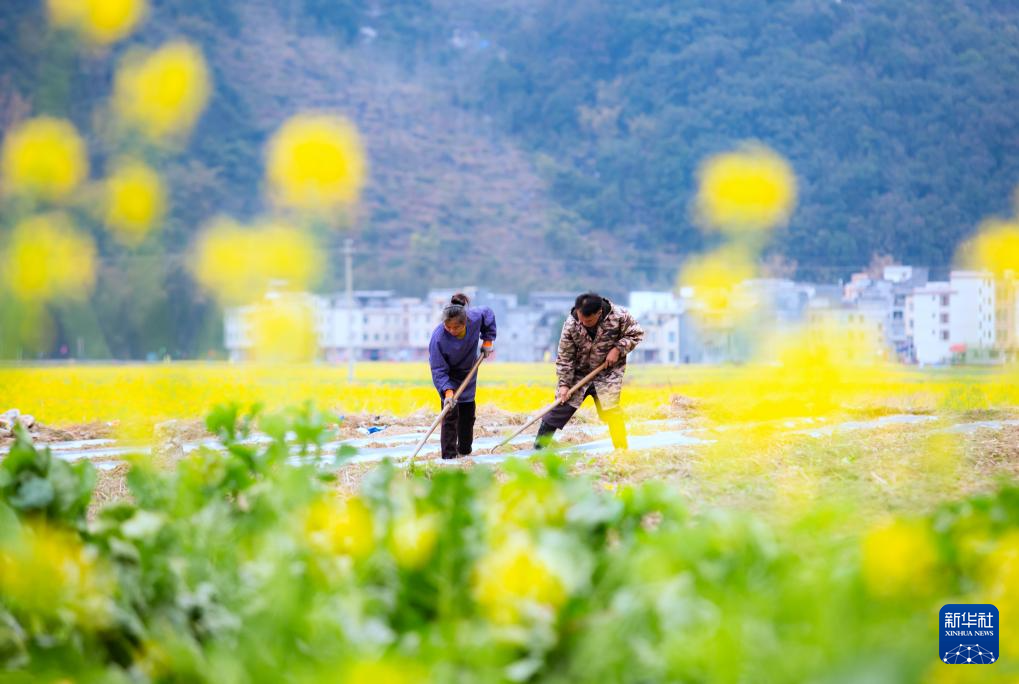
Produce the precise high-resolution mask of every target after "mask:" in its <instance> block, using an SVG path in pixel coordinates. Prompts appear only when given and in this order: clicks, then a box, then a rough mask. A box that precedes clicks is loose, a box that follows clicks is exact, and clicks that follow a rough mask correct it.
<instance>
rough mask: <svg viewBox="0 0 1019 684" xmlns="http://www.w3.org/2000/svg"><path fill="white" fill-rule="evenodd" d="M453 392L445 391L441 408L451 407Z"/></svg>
mask: <svg viewBox="0 0 1019 684" xmlns="http://www.w3.org/2000/svg"><path fill="white" fill-rule="evenodd" d="M453 403H454V402H453V390H446V397H445V398H444V399H443V400H442V408H446V407H448V406H452V405H453Z"/></svg>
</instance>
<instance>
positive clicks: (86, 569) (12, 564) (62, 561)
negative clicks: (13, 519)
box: [0, 525, 112, 627]
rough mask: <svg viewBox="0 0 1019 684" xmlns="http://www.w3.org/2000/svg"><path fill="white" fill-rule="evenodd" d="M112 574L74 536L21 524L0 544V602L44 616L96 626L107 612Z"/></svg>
mask: <svg viewBox="0 0 1019 684" xmlns="http://www.w3.org/2000/svg"><path fill="white" fill-rule="evenodd" d="M111 588H112V583H111V577H110V576H109V574H108V573H106V572H105V571H104V569H103V568H102V567H100V566H99V565H98V563H97V561H96V559H95V557H94V555H93V554H92V553H90V552H89V550H88V549H87V548H86V547H84V546H82V544H81V542H80V541H79V540H78V537H77V536H76V535H72V534H70V533H68V532H64V531H61V530H56V529H52V528H49V527H47V526H45V525H37V526H34V527H24V528H22V530H21V531H20V532H19V533H18V534H17V535H16V537H15V538H14V539H13V540H12V541H11V542H9V543H8V544H7V545H6V546H4V547H0V603H7V604H8V605H11V606H13V607H14V608H15V610H17V611H21V612H24V613H27V614H29V615H33V616H36V617H39V618H43V619H62V620H68V619H69V620H73V621H74V622H76V623H77V624H79V625H88V626H92V627H99V626H102V625H104V624H106V623H107V622H108V620H109V617H110V611H109V608H110V604H109V601H108V594H109V590H110V589H111Z"/></svg>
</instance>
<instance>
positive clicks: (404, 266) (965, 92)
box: [0, 0, 1019, 357]
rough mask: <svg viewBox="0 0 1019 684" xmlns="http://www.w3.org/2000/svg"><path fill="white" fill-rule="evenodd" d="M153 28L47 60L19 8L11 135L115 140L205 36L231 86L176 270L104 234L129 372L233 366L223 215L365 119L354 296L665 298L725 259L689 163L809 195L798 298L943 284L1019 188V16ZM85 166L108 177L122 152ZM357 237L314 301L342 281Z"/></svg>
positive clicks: (985, 6)
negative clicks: (114, 99)
mask: <svg viewBox="0 0 1019 684" xmlns="http://www.w3.org/2000/svg"><path fill="white" fill-rule="evenodd" d="M152 5H153V6H152V11H151V13H150V15H149V17H148V19H147V21H146V23H145V25H144V27H143V29H142V31H141V32H139V34H138V35H137V36H136V37H135V38H133V39H132V40H130V41H127V43H126V44H125V45H119V46H118V47H116V48H115V49H114V52H113V54H95V53H81V52H79V51H77V50H76V49H74V47H73V46H71V45H68V44H67V43H66V42H65V41H61V40H59V39H57V38H56V37H54V36H52V35H49V34H48V33H47V29H46V22H45V20H44V15H43V11H42V9H41V3H40V2H38V1H37V0H7V2H5V3H3V5H2V6H0V128H6V127H8V126H9V125H10V124H11V123H12V122H14V121H16V120H18V119H20V118H23V117H24V116H26V115H28V114H29V113H45V112H51V113H55V114H59V115H62V116H67V115H70V117H71V118H72V119H73V120H74V121H75V122H76V123H77V124H78V126H79V128H80V130H82V131H85V132H88V133H89V135H90V136H92V137H93V138H101V136H102V135H103V125H102V124H103V112H104V109H103V108H104V103H105V99H106V98H107V97H108V95H109V92H110V82H111V78H112V72H113V69H114V68H115V67H116V64H117V59H118V58H119V57H120V56H121V55H122V54H123V53H124V52H125V51H126V50H130V49H131V47H132V45H134V46H137V45H138V44H139V43H143V44H145V43H147V44H156V43H159V42H162V41H163V40H165V39H167V38H171V37H176V36H184V37H187V38H189V39H191V40H194V41H196V42H197V43H198V44H200V45H201V46H202V48H203V50H204V51H205V53H206V58H207V60H208V62H209V64H210V67H211V69H212V71H213V80H214V88H215V89H214V95H213V98H212V100H211V102H210V105H209V108H208V110H207V111H206V112H205V114H204V116H203V118H202V119H201V121H200V123H199V126H198V128H197V130H196V131H195V134H194V136H193V137H192V139H191V141H190V144H189V145H188V147H187V148H186V149H184V150H182V151H180V152H179V153H177V154H175V155H173V156H170V157H168V158H167V159H166V160H165V161H164V162H163V171H164V173H165V175H166V176H167V179H168V182H169V183H170V185H171V187H172V193H173V195H172V209H171V214H170V217H169V219H168V221H167V224H166V225H165V226H164V229H163V230H162V232H161V234H160V237H159V241H160V242H161V244H160V245H158V246H151V245H150V246H147V247H144V246H143V247H142V248H139V249H134V250H127V249H125V248H123V247H118V246H116V245H115V244H113V243H111V242H110V241H109V240H105V241H104V240H103V239H102V237H101V235H100V234H99V232H98V231H97V240H99V248H100V252H101V256H102V270H101V273H100V282H99V286H98V287H97V288H96V292H95V294H94V295H93V301H92V302H91V303H90V307H91V312H92V313H93V314H94V317H95V322H94V324H92V325H93V326H94V327H98V328H99V329H101V330H102V331H103V336H104V338H105V344H106V345H107V347H108V351H109V353H110V354H112V355H114V356H118V357H132V356H134V357H137V356H142V355H144V354H145V353H147V352H148V351H151V350H154V349H158V348H160V347H165V348H166V349H168V350H170V351H171V352H172V353H174V354H176V355H181V354H183V355H194V354H198V353H201V352H203V351H204V350H205V349H207V348H210V347H213V346H215V345H216V344H217V342H218V337H219V323H218V321H219V318H218V312H217V311H216V309H215V307H214V306H213V305H212V304H211V303H210V302H208V301H206V300H205V299H204V297H203V296H202V294H201V292H200V291H199V289H198V288H197V287H196V286H195V285H194V283H193V281H192V278H191V275H190V274H189V273H188V271H187V269H186V267H185V256H186V255H187V253H188V250H189V249H191V246H192V244H193V240H194V236H195V235H196V233H197V231H198V230H199V229H200V227H201V226H202V225H203V224H205V223H206V222H207V221H209V220H210V219H211V218H213V217H214V216H216V215H218V214H228V215H231V216H235V217H238V218H240V219H248V218H253V217H255V216H258V215H259V214H261V213H263V212H264V211H265V209H266V207H265V206H264V198H263V193H262V192H261V185H262V168H263V163H262V162H263V155H264V146H265V142H266V140H267V138H268V136H269V135H270V134H271V133H272V132H273V131H274V130H275V129H276V128H277V127H278V126H279V125H280V123H281V122H282V121H283V120H284V119H285V118H286V117H287V116H289V115H291V114H294V113H296V112H298V111H304V110H308V109H328V110H337V111H340V112H342V113H344V114H346V115H347V116H349V117H350V118H351V119H352V120H353V121H354V122H355V123H357V125H358V126H359V128H360V129H361V132H362V134H363V136H364V139H365V142H366V145H367V148H368V157H369V163H370V179H369V184H368V188H367V192H366V195H365V198H364V201H363V202H362V206H361V208H360V211H359V214H358V216H357V217H356V221H355V222H354V223H355V226H354V228H353V233H354V236H355V237H356V239H357V241H358V246H359V256H358V269H357V272H356V275H357V280H358V285H359V286H363V287H386V288H394V289H397V290H400V291H403V292H406V293H411V294H417V293H420V292H421V291H422V290H424V289H425V288H426V287H429V286H445V285H452V284H459V283H466V282H475V283H479V284H483V285H487V286H490V287H493V288H498V289H510V290H516V291H527V290H530V289H537V288H540V289H551V288H559V287H563V288H574V287H582V286H594V287H599V288H603V289H605V290H607V291H609V292H613V291H614V292H619V291H623V290H626V289H629V288H633V287H645V286H657V287H668V286H670V285H671V284H672V283H673V280H674V278H675V273H676V270H677V268H678V266H679V264H680V263H681V262H682V259H683V257H684V255H686V254H689V253H691V252H694V251H698V250H700V249H702V248H704V247H705V244H706V243H705V239H704V237H703V235H702V233H701V232H700V231H699V230H698V229H697V228H696V226H695V225H694V224H693V222H692V220H691V196H692V190H693V187H694V178H695V173H696V169H697V165H698V163H699V162H700V160H702V159H703V158H704V157H705V156H706V155H709V154H711V153H713V152H717V151H719V150H723V149H726V148H729V147H732V146H733V145H735V144H737V143H739V142H740V141H743V140H746V139H757V140H760V141H762V142H764V143H765V144H767V145H769V146H770V147H772V148H774V149H775V150H776V151H778V152H779V153H781V154H782V155H784V156H786V157H787V158H788V159H789V160H790V161H791V163H792V164H793V166H794V168H795V170H796V173H797V175H798V179H799V185H800V204H799V208H798V209H797V211H796V212H795V214H794V216H793V218H792V221H791V223H790V225H789V226H788V227H787V228H786V229H784V230H782V231H780V232H779V233H778V234H777V235H776V236H775V240H774V243H773V244H772V245H771V246H770V248H769V251H770V253H771V254H772V255H781V257H783V258H784V260H785V261H786V262H787V263H794V264H795V265H796V274H797V275H798V276H800V277H803V278H813V279H824V280H834V279H837V278H839V277H844V276H845V275H846V274H847V273H848V272H849V271H850V270H852V269H855V268H857V267H859V266H862V265H865V264H866V263H867V262H869V261H870V259H871V256H872V255H873V254H875V253H882V254H891V255H893V256H895V257H897V258H899V259H900V260H903V261H905V262H909V263H916V264H921V265H929V266H933V267H945V266H947V265H948V264H949V263H950V261H951V258H952V255H953V251H954V249H955V245H956V244H957V243H958V241H959V240H960V239H961V238H962V237H964V236H966V235H968V234H969V233H971V232H972V231H973V230H974V229H975V227H976V225H977V224H978V223H979V221H980V220H981V218H982V217H984V216H987V215H990V214H996V213H998V214H1000V213H1005V212H1007V211H1009V210H1010V205H1011V201H1012V188H1013V187H1014V186H1015V184H1016V182H1019V119H1017V117H1016V115H1015V113H1014V112H1015V108H1016V103H1017V102H1019V97H1017V96H1019V5H1017V4H1016V3H1014V2H1006V1H1004V0H944V1H927V0H925V1H920V0H868V1H866V2H864V1H862V0H842V1H831V0H792V1H787V2H771V3H758V2H736V1H733V0H721V1H719V0H713V1H712V2H650V1H647V0H631V1H628V2H617V1H615V0H576V1H575V2H558V1H556V0H513V1H509V2H487V1H482V0H468V1H465V2H464V1H462V2H454V1H453V0H430V1H429V0H396V1H394V2H381V1H380V2H374V3H372V2H369V3H363V2H355V1H353V0H342V1H340V2H334V1H328V0H301V1H293V2H284V1H283V0H247V1H245V2H241V1H240V0H234V1H230V2H224V1H221V0H216V1H214V0H193V1H189V2H179V1H176V2H171V1H170V0H154V2H153V3H152ZM64 74H70V75H71V76H70V78H64V77H63V76H64ZM92 152H93V154H94V155H95V158H94V159H93V164H94V165H95V166H96V167H101V166H102V164H103V163H104V159H103V154H105V152H104V151H103V146H102V145H95V149H93V150H92ZM343 237H344V236H343V235H339V234H336V235H333V236H332V240H333V244H332V245H331V246H330V249H331V254H334V255H336V258H335V259H333V268H332V271H331V273H330V274H329V276H328V278H327V281H326V282H324V283H322V288H323V289H329V288H331V287H333V286H335V285H336V284H337V283H338V282H341V281H342V269H341V267H340V262H339V256H338V255H339V245H340V244H341V242H342V238H343ZM146 250H149V251H148V252H147V251H146ZM79 318H80V317H79ZM61 320H62V321H63V323H62V324H64V325H76V323H74V321H75V320H78V318H76V317H75V316H74V315H71V314H68V316H65V317H63V318H62V319H61ZM68 321H70V322H68Z"/></svg>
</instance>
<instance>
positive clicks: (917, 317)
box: [906, 282, 952, 365]
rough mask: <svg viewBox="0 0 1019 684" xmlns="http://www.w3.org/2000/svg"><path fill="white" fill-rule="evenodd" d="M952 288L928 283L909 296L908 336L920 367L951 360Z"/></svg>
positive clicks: (907, 303) (907, 310)
mask: <svg viewBox="0 0 1019 684" xmlns="http://www.w3.org/2000/svg"><path fill="white" fill-rule="evenodd" d="M951 301H952V285H951V283H947V282H929V283H927V285H925V286H924V287H920V288H917V289H915V290H913V293H912V294H910V295H908V296H907V297H906V334H907V336H908V337H909V338H910V339H912V341H913V358H914V359H915V360H916V362H917V363H919V364H921V365H929V364H940V363H946V362H948V361H949V360H950V359H951V355H952V352H951V346H952V343H951V324H952V314H951Z"/></svg>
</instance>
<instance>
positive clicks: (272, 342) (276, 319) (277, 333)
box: [244, 294, 318, 363]
mask: <svg viewBox="0 0 1019 684" xmlns="http://www.w3.org/2000/svg"><path fill="white" fill-rule="evenodd" d="M244 323H245V324H246V325H247V326H248V327H249V329H250V331H251V339H252V345H253V348H252V357H253V359H254V360H255V361H263V362H269V363H302V362H308V361H312V360H313V359H314V358H315V356H316V355H317V354H318V333H317V330H316V327H315V311H314V309H313V308H312V306H311V304H310V302H309V301H308V300H307V299H306V298H305V297H302V296H300V295H275V294H274V295H272V296H271V297H269V298H266V299H265V300H264V301H261V302H259V303H257V304H254V305H252V306H251V307H249V308H248V309H247V311H246V315H245V316H244Z"/></svg>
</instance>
